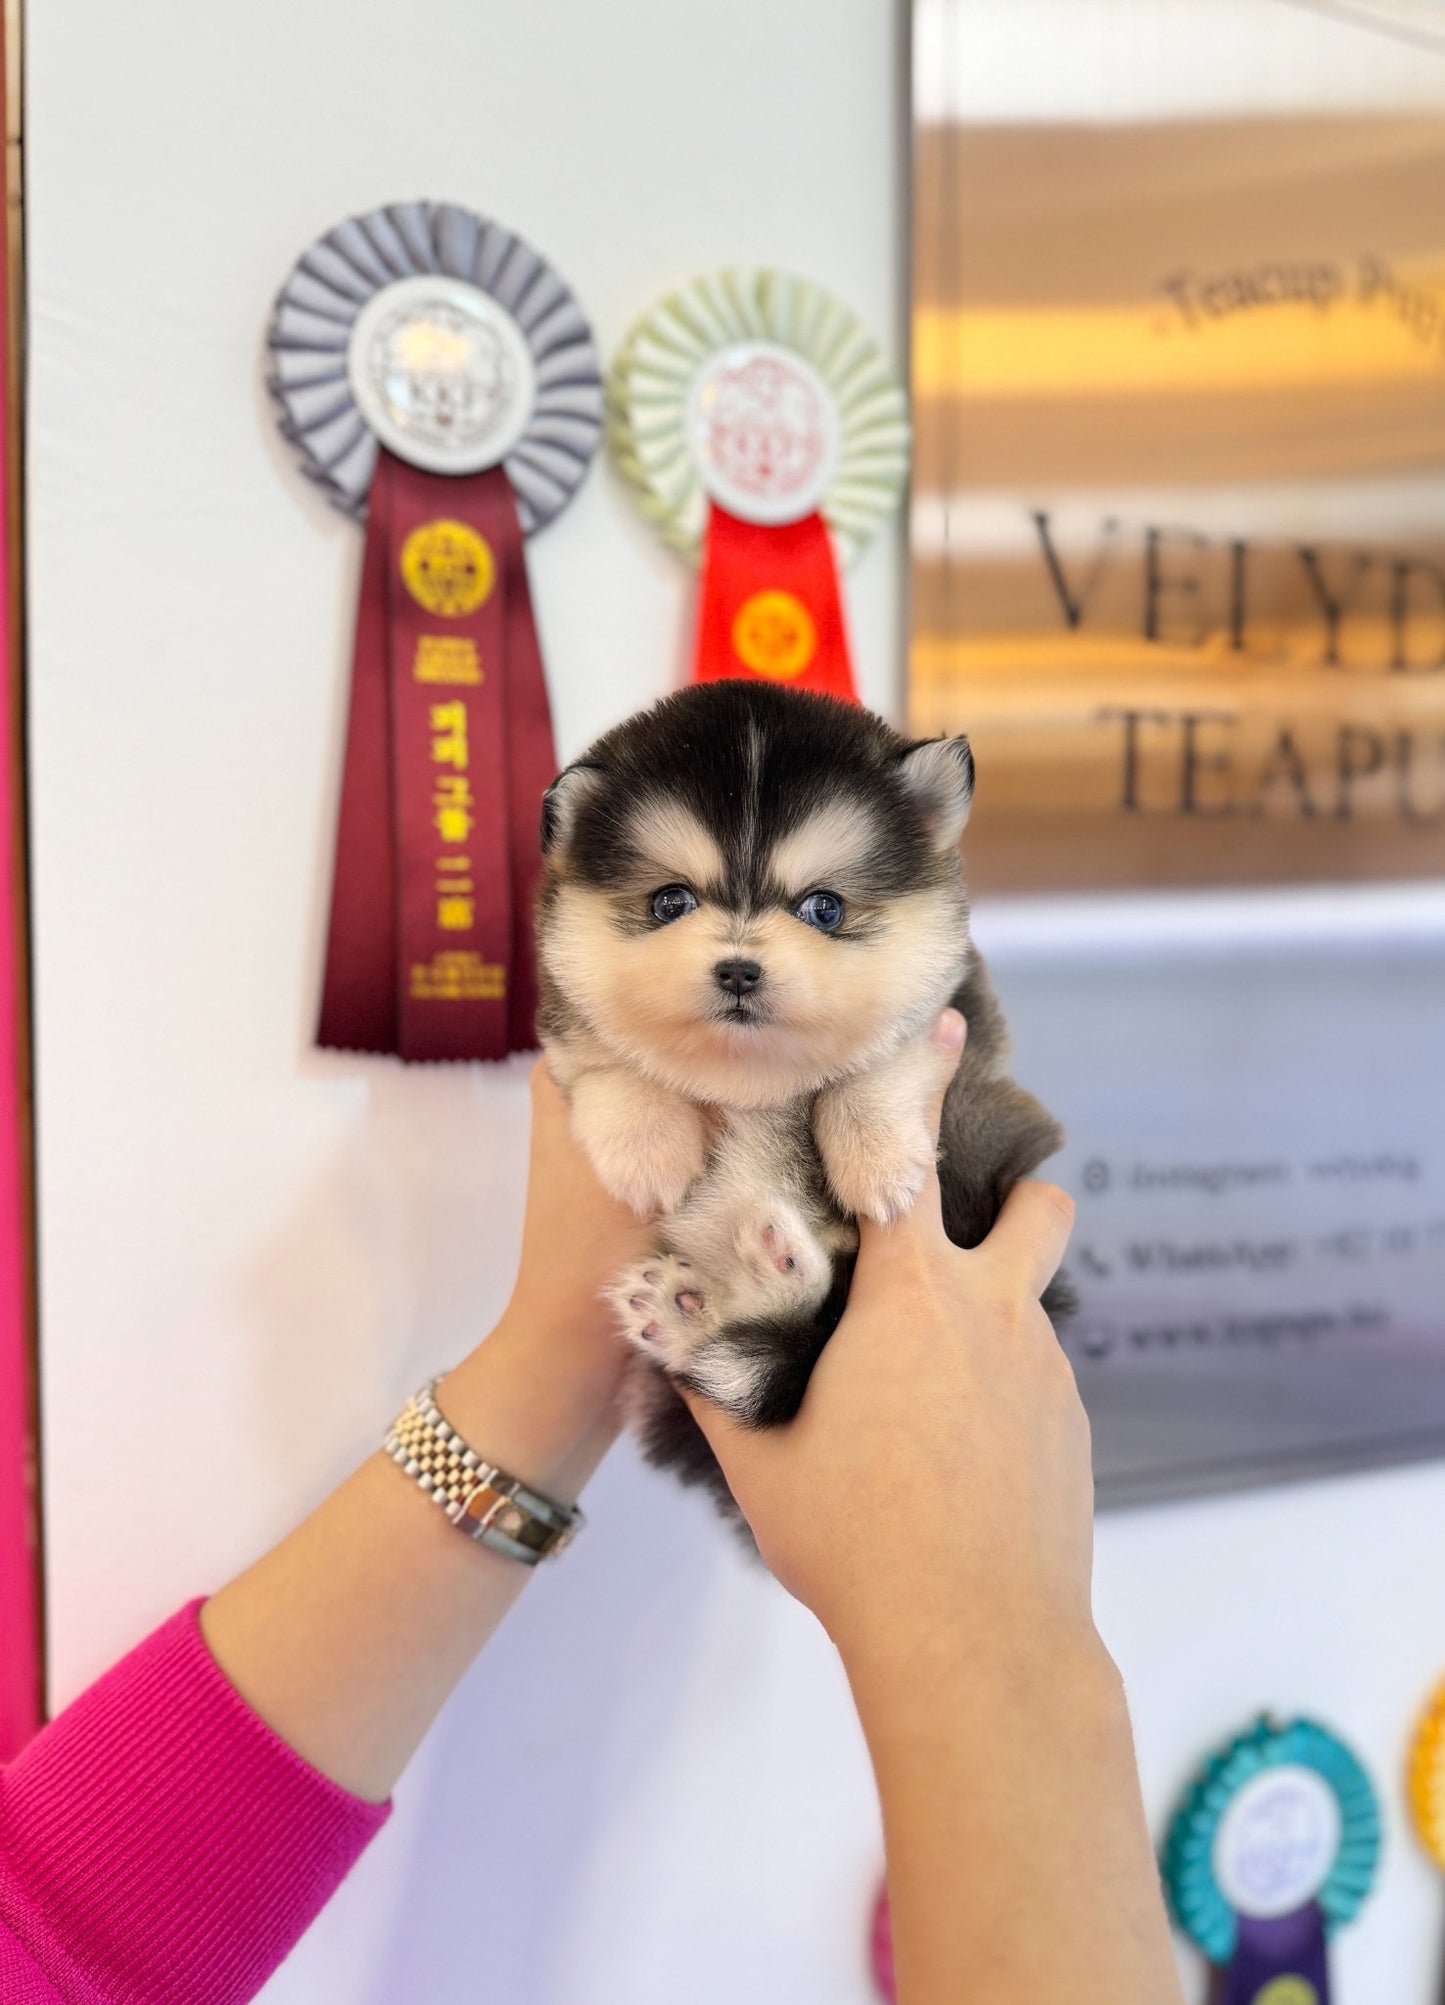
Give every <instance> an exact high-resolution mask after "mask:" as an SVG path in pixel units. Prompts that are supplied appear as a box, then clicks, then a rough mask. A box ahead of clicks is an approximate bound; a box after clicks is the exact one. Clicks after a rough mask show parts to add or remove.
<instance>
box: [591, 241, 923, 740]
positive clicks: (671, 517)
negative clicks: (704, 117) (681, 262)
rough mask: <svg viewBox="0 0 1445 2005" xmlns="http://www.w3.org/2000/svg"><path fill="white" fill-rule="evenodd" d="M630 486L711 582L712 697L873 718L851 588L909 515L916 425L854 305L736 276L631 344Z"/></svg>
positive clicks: (635, 331) (623, 455)
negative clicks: (741, 693)
mask: <svg viewBox="0 0 1445 2005" xmlns="http://www.w3.org/2000/svg"><path fill="white" fill-rule="evenodd" d="M607 423H608V437H609V442H610V444H611V448H612V452H613V456H614V458H615V460H616V463H617V466H618V469H619V471H620V472H621V473H622V475H623V477H624V479H625V480H626V481H627V483H628V485H629V486H630V487H631V488H632V490H633V492H634V494H635V496H636V498H637V501H638V504H639V506H640V507H641V510H642V513H643V515H644V516H645V517H646V519H647V520H648V521H649V522H651V523H652V525H653V526H654V528H656V530H657V531H658V533H659V534H660V535H661V537H662V539H663V541H664V542H665V543H667V544H668V545H669V546H670V547H671V548H672V549H674V550H676V551H677V552H678V554H679V555H680V556H683V557H685V558H687V559H688V560H689V561H690V562H692V561H698V560H699V559H700V561H701V567H702V583H701V592H700V600H699V607H698V619H697V640H696V647H695V653H694V675H695V678H696V680H698V681H699V682H709V681H713V680H716V679H717V678H719V677H723V676H760V677H762V678H764V679H765V680H768V681H772V682H782V683H789V684H791V685H792V686H793V687H794V688H798V689H817V690H826V691H828V692H829V693H830V694H832V695H834V696H843V697H850V698H852V699H853V700H854V701H855V702H856V701H857V690H856V688H855V686H854V680H853V668H852V663H851V660H850V658H849V653H848V634H847V625H846V622H845V620H844V616H843V600H842V593H841V591H840V588H839V578H838V567H839V562H840V560H841V561H842V562H843V563H847V562H849V561H850V560H851V559H852V558H853V557H855V556H856V555H857V554H858V552H859V551H860V550H861V549H862V548H863V547H864V545H865V544H866V543H867V542H868V540H869V538H870V537H871V536H872V535H873V533H874V531H875V530H876V529H877V527H878V525H879V524H880V523H881V522H882V521H883V520H884V519H885V518H886V517H887V516H888V514H889V513H890V512H891V511H892V509H893V508H894V507H895V506H896V504H897V501H898V497H899V495H900V493H901V492H902V488H903V483H904V480H905V478H906V476H907V472H908V445H909V432H908V409H907V401H906V399H905V397H904V393H903V390H902V388H901V386H900V385H899V383H898V382H897V381H896V379H895V378H894V376H893V374H892V373H891V371H890V370H889V368H888V366H887V364H886V363H885V362H884V359H883V357H882V355H881V353H880V352H879V350H878V348H877V346H876V345H875V344H874V342H873V341H871V340H870V339H869V337H868V335H867V334H866V333H865V332H864V331H863V329H862V327H861V326H860V325H859V323H858V321H857V320H856V319H855V318H854V316H853V315H852V314H851V313H850V312H849V311H848V310H847V308H846V307H844V306H843V305H841V304H840V302H839V301H838V300H836V299H834V298H832V297H831V296H830V295H829V294H828V293H826V292H824V291H822V290H821V288H819V287H818V286H815V285H810V284H809V283H808V282H807V281H806V280H804V279H799V278H793V277H791V276H789V275H788V274H787V273H785V272H777V271H722V272H716V273H714V274H712V275H711V276H709V277H707V278H701V279H697V280H694V282H693V283H692V284H691V285H688V286H684V287H682V288H681V289H680V290H679V291H677V292H673V293H669V294H668V296H667V297H666V298H665V299H663V300H660V301H659V302H658V303H657V304H656V305H655V306H654V307H653V308H652V309H651V310H650V311H649V312H647V313H645V314H644V315H643V316H642V318H641V319H640V320H639V321H638V322H637V323H636V325H635V326H634V327H633V328H632V331H631V332H630V334H629V335H628V337H627V339H626V341H625V342H624V343H623V345H622V348H621V350H620V351H619V353H618V355H617V358H616V361H615V362H614V363H613V366H612V371H611V375H610V377H609V380H608V390H607Z"/></svg>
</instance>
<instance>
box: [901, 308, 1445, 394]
mask: <svg viewBox="0 0 1445 2005" xmlns="http://www.w3.org/2000/svg"><path fill="white" fill-rule="evenodd" d="M1432 378H1439V379H1440V381H1441V383H1442V386H1445V302H1442V304H1441V305H1440V307H1439V308H1438V309H1437V314H1436V318H1435V321H1434V325H1433V327H1432V326H1431V324H1430V322H1429V321H1428V320H1425V321H1422V320H1421V319H1420V318H1418V317H1416V318H1414V319H1407V318H1405V317H1404V316H1403V315H1402V314H1401V313H1400V312H1399V311H1397V310H1396V308H1395V305H1394V303H1393V301H1392V299H1391V296H1390V295H1389V294H1385V293H1380V294H1377V295H1375V296H1373V297H1366V298H1359V297H1355V296H1349V297H1346V298H1340V299H1336V300H1335V301H1334V302H1333V303H1332V304H1330V305H1329V306H1325V307H1316V306H1311V305H1308V304H1303V303H1300V304H1296V303H1294V302H1289V303H1286V304H1282V305H1269V306H1256V307H1252V308H1247V309H1240V310H1237V311H1235V312H1233V313H1231V314H1228V315H1221V316H1220V317H1219V318H1218V319H1209V320H1202V319H1201V320H1198V321H1196V322H1195V323H1194V324H1193V325H1188V324H1186V322H1185V320H1184V318H1183V316H1182V315H1181V313H1180V312H1179V310H1178V308H1177V307H1175V306H1173V305H1172V304H1171V302H1169V301H1168V300H1165V299H1159V300H1151V301H1149V302H1147V303H1145V304H1142V305H1137V306H1098V307H1086V306H1078V307H1049V308H1034V307H1022V308H1020V307H998V306H994V307H951V308H950V307H921V308H920V309H919V310H918V311H917V312H916V313H915V315H914V320H913V386H914V392H915V395H917V396H920V397H944V396H951V397H962V396H967V397H991V398H1000V397H1020V398H1022V397H1042V396H1048V397H1095V396H1106V395H1107V396H1128V395H1130V394H1157V393H1159V392H1161V391H1166V392H1169V393H1171V394H1174V395H1179V396H1190V395H1218V394H1219V393H1220V392H1223V391H1231V390H1269V389H1293V390H1298V389H1308V388H1313V387H1318V386H1321V385H1328V384H1368V383H1376V384H1383V383H1386V382H1396V383H1405V382H1414V381H1427V380H1429V379H1432Z"/></svg>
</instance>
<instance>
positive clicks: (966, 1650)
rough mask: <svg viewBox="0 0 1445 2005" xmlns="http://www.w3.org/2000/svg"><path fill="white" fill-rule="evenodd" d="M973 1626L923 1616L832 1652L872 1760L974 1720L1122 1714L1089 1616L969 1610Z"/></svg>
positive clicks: (881, 1627) (1116, 1683) (875, 1629)
mask: <svg viewBox="0 0 1445 2005" xmlns="http://www.w3.org/2000/svg"><path fill="white" fill-rule="evenodd" d="M971 1618H972V1619H971V1620H969V1621H967V1622H965V1621H963V1620H959V1619H949V1620H944V1619H938V1618H936V1617H935V1618H932V1619H930V1618H929V1616H928V1614H927V1612H926V1611H925V1612H924V1613H923V1616H922V1619H916V1620H910V1621H897V1622H894V1623H892V1624H891V1625H885V1624H877V1625H872V1626H871V1627H870V1628H869V1630H868V1631H867V1633H860V1634H858V1635H857V1636H852V1637H845V1638H844V1640H843V1641H842V1642H840V1643H839V1653H840V1655H841V1656H842V1659H843V1666H844V1669H845V1671H846V1672H847V1675H848V1682H849V1685H850V1687H851V1689H852V1692H853V1700H854V1704H855V1705H856V1707H857V1709H858V1717H859V1720H860V1721H861V1723H862V1726H863V1730H864V1733H865V1734H866V1735H867V1737H868V1740H869V1744H870V1746H875V1750H876V1747H877V1746H879V1745H885V1746H886V1745H891V1744H901V1745H912V1744H918V1743H924V1744H926V1743H928V1742H930V1741H931V1740H932V1739H933V1737H934V1734H935V1731H937V1730H941V1731H942V1732H943V1733H944V1734H945V1735H947V1734H949V1733H950V1732H956V1730H957V1722H958V1720H959V1719H960V1718H962V1717H967V1716H968V1715H969V1714H970V1713H973V1714H976V1713H978V1712H980V1711H981V1710H986V1711H988V1712H990V1713H992V1712H994V1711H996V1710H997V1709H998V1708H1000V1707H1002V1708H1003V1709H1004V1710H1006V1711H1013V1712H1015V1713H1021V1712H1027V1713H1032V1714H1035V1715H1037V1716H1038V1717H1039V1718H1040V1719H1043V1720H1054V1719H1060V1718H1067V1717H1069V1716H1071V1715H1073V1714H1076V1713H1077V1712H1079V1711H1080V1710H1084V1709H1087V1710H1088V1711H1089V1712H1091V1713H1100V1712H1103V1711H1107V1710H1108V1709H1109V1708H1111V1707H1113V1706H1118V1707H1119V1708H1121V1709H1122V1707H1123V1685H1122V1681H1121V1680H1120V1677H1119V1672H1118V1669H1117V1667H1116V1665H1115V1664H1114V1661H1113V1659H1112V1658H1111V1657H1110V1655H1109V1653H1108V1651H1107V1650H1106V1649H1105V1647H1104V1644H1103V1640H1102V1639H1101V1637H1100V1636H1099V1632H1098V1630H1097V1629H1096V1628H1095V1627H1094V1624H1093V1620H1092V1618H1091V1617H1089V1616H1088V1615H1087V1614H1085V1615H1083V1616H1074V1615H1062V1614H1058V1613H1055V1612H1052V1611H1051V1612H1049V1613H1048V1614H1044V1615H1038V1616H1033V1617H1028V1618H1023V1617H1019V1616H1017V1615H1015V1614H1009V1615H1008V1616H1006V1617H1003V1616H1000V1614H999V1612H998V1611H996V1610H992V1609H985V1608H982V1607H980V1606H978V1605H977V1604H975V1605H974V1607H973V1609H972V1611H971ZM835 1640H836V1639H835Z"/></svg>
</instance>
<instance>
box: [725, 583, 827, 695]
mask: <svg viewBox="0 0 1445 2005" xmlns="http://www.w3.org/2000/svg"><path fill="white" fill-rule="evenodd" d="M733 649H734V651H735V652H736V654H737V657H738V660H739V661H740V662H741V663H742V664H743V666H744V667H745V668H750V669H752V671H753V673H754V674H755V675H767V676H771V677H772V678H773V680H774V681H776V682H791V681H792V679H793V677H794V676H795V675H801V674H802V673H803V670H804V669H805V668H806V667H807V666H808V664H809V662H810V661H811V660H812V659H813V656H814V655H815V654H816V653H817V652H818V629H817V628H816V627H815V626H814V624H813V615H812V614H811V613H810V612H809V611H808V608H807V607H806V606H805V605H804V604H803V602H802V600H801V599H795V598H794V597H793V594H792V593H791V592H754V593H753V595H752V597H751V598H750V599H744V601H743V603H742V605H741V606H739V608H738V614H737V618H736V619H735V620H734V621H733Z"/></svg>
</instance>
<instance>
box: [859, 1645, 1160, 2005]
mask: <svg viewBox="0 0 1445 2005" xmlns="http://www.w3.org/2000/svg"><path fill="white" fill-rule="evenodd" d="M845 1662H847V1665H848V1670H849V1676H850V1679H851V1681H852V1684H853V1690H854V1695H855V1698H856V1700H857V1704H858V1709H859V1716H860V1719H861V1720H862V1723H863V1727H864V1731H865V1733H866V1734H867V1737H868V1743H869V1748H870V1752H871V1754H872V1757H873V1763H874V1768H875V1772H876V1775H877V1778H878V1787H879V1794H880V1798H881V1801H882V1805H883V1819H884V1830H885V1839H886V1846H887V1853H888V1884H889V1901H890V1909H891V1916H892V1926H893V1938H894V1954H895V1958H896V1963H897V1970H898V1983H899V1997H900V1999H901V2000H902V2005H957V2001H958V2000H959V1999H960V1998H963V1997H965V1996H966V1997H968V1998H969V1999H970V2000H975V1999H976V2000H977V2001H978V2005H1055V2001H1057V2005H1177V2001H1178V2000H1179V1998H1180V1992H1179V1984H1178V1976H1177V1972H1176V1969H1175V1966H1174V1961H1173V1957H1172V1954H1171V1951H1170V1946H1169V1935H1168V1928H1167V1925H1166V1922H1165V1917H1164V1908H1163V1903H1162V1899H1161V1897H1160V1894H1159V1886H1158V1876H1157V1872H1156V1869H1155V1864H1154V1859H1153V1854H1152V1850H1151V1847H1150V1844H1149V1837H1148V1831H1147V1828H1146V1825H1145V1821H1144V1814H1143V1809H1142V1805H1141V1803H1140V1797H1139V1788H1138V1781H1137V1776H1136V1770H1135V1765H1134V1751H1133V1741H1132V1735H1131V1732H1130V1727H1129V1717H1128V1710H1127V1707H1126V1705H1125V1701H1124V1693H1123V1687H1122V1685H1121V1683H1120V1680H1119V1677H1118V1673H1117V1671H1116V1670H1115V1668H1114V1665H1113V1663H1112V1662H1111V1661H1110V1659H1109V1657H1108V1655H1107V1653H1106V1652H1105V1650H1104V1648H1103V1645H1102V1644H1101V1643H1100V1642H1099V1640H1098V1637H1097V1635H1096V1634H1095V1633H1094V1631H1093V1630H1092V1628H1091V1627H1087V1626H1084V1627H1076V1626H1073V1625H1070V1626H1069V1627H1068V1628H1064V1629H1060V1630H1059V1631H1058V1632H1057V1633H1053V1634H1049V1635H1042V1634H1029V1635H1020V1636H1018V1637H1016V1638H1015V1637H1012V1636H1011V1635H1010V1634H1009V1633H1008V1631H1007V1629H1006V1627H1002V1626H1001V1625H999V1624H998V1623H996V1622H989V1621H988V1619H987V1618H983V1619H981V1620H980V1622H979V1623H978V1625H977V1633H976V1634H975V1635H973V1636H972V1637H971V1638H970V1637H969V1636H967V1635H960V1636H959V1637H957V1638H951V1637H948V1636H946V1635H940V1634H938V1633H937V1632H934V1633H931V1634H928V1635H921V1636H918V1637H909V1636H908V1635H907V1634H906V1633H895V1634H894V1635H892V1636H891V1637H886V1638H883V1639H879V1641H878V1643H877V1646H876V1647H870V1648H865V1649H860V1650H855V1651H851V1652H848V1653H845Z"/></svg>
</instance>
